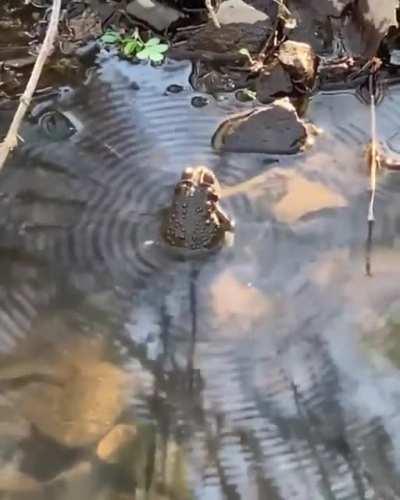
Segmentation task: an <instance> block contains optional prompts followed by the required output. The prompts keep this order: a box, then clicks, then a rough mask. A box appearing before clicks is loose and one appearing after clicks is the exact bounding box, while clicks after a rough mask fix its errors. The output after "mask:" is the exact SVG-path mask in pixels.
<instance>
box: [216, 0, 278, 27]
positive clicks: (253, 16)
mask: <svg viewBox="0 0 400 500" xmlns="http://www.w3.org/2000/svg"><path fill="white" fill-rule="evenodd" d="M217 18H218V21H219V22H220V23H221V24H222V25H224V24H232V23H249V24H253V23H256V22H257V21H266V20H268V16H267V14H265V13H264V12H261V11H260V10H257V9H255V8H254V7H253V6H251V5H249V4H247V3H245V2H243V1H242V0H226V1H225V2H223V3H222V5H221V6H220V8H219V9H218V12H217Z"/></svg>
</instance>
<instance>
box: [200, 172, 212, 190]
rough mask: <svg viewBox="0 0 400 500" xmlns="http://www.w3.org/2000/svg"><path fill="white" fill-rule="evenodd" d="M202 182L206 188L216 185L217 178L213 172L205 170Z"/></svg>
mask: <svg viewBox="0 0 400 500" xmlns="http://www.w3.org/2000/svg"><path fill="white" fill-rule="evenodd" d="M200 182H201V183H202V184H205V185H206V186H213V185H214V184H215V177H214V175H213V174H212V173H211V172H208V171H205V170H203V172H202V175H201V179H200Z"/></svg>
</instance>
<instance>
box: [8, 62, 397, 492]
mask: <svg viewBox="0 0 400 500" xmlns="http://www.w3.org/2000/svg"><path fill="white" fill-rule="evenodd" d="M190 71H191V67H190V65H189V64H188V63H182V62H181V63H172V62H168V63H166V64H165V65H164V66H163V67H162V68H158V69H157V68H151V67H149V66H143V65H130V64H128V63H124V62H121V61H116V60H115V59H112V58H110V57H108V56H106V55H104V56H100V58H99V64H98V68H97V69H96V70H95V71H94V72H93V74H92V75H91V77H90V78H89V80H88V81H87V82H86V84H85V85H83V86H82V87H81V88H78V89H75V90H74V91H73V92H66V91H63V92H61V93H60V94H59V97H58V98H54V99H52V100H51V101H49V102H47V103H46V102H44V103H41V105H40V108H37V109H36V110H35V111H34V113H33V117H31V119H30V120H27V121H26V123H25V124H24V127H23V129H22V131H21V135H22V137H23V138H24V143H23V145H21V148H20V150H19V151H18V152H17V153H16V154H15V155H14V157H13V159H12V160H11V161H10V163H9V165H8V168H6V170H5V171H4V172H3V173H2V174H1V198H0V203H1V233H0V255H1V258H0V265H1V275H2V280H1V289H0V290H1V295H0V297H1V298H0V300H1V309H0V355H1V363H0V405H1V412H0V418H1V422H0V443H1V445H0V460H1V468H0V469H1V472H0V498H4V499H11V498H12V499H18V500H19V499H25V498H30V499H31V498H34V499H36V498H37V499H46V500H47V499H56V500H61V499H62V500H64V499H78V498H82V499H83V498H85V499H86V498H93V499H128V498H129V499H134V498H140V499H142V498H143V499H145V498H146V499H154V500H155V499H167V498H169V499H182V500H189V499H201V500H203V499H204V500H214V499H215V500H220V499H229V500H231V499H232V500H237V499H242V498H243V499H244V498H246V499H260V500H261V499H266V498H268V499H283V500H286V499H293V498H297V499H301V500H303V499H304V500H310V499H335V500H336V499H367V498H369V499H370V498H374V499H381V498H384V499H394V498H398V497H399V496H400V484H399V480H398V468H399V466H400V441H399V437H400V434H399V430H398V424H399V422H398V418H399V417H398V414H399V407H400V383H399V371H398V370H399V360H400V358H399V339H398V335H399V334H400V302H399V278H400V267H399V258H400V251H399V237H400V219H399V216H398V214H399V208H400V199H399V194H400V182H399V178H398V177H397V174H396V173H387V172H386V173H385V172H383V173H382V174H381V175H380V177H379V187H378V195H377V201H376V225H375V232H374V249H373V255H372V270H373V277H366V276H365V252H364V248H365V240H366V236H367V223H366V217H367V210H368V194H367V190H368V179H367V172H366V167H365V160H364V158H363V149H364V146H365V144H366V143H367V142H368V140H369V132H368V126H369V125H368V124H369V111H368V108H367V107H366V106H365V105H364V104H362V103H361V102H360V101H359V100H358V99H357V97H356V96H355V94H353V93H337V94H323V95H322V94H321V95H318V96H315V97H314V98H313V100H312V102H311V103H310V106H309V110H308V113H307V119H308V120H310V121H311V122H312V123H313V124H314V125H316V126H317V127H319V128H320V129H321V131H320V133H319V135H317V136H316V137H315V143H314V145H313V146H312V147H310V148H309V149H307V150H306V151H305V152H303V153H301V154H298V155H291V156H287V157H278V156H267V155H260V154H248V153H246V154H237V153H235V154H230V153H223V154H217V153H215V152H214V151H213V149H212V147H211V138H212V136H213V133H214V132H215V130H216V129H217V128H218V126H219V125H220V123H221V122H222V121H224V120H226V119H227V118H228V117H229V116H230V115H232V114H234V113H237V112H240V111H243V110H246V109H251V107H252V106H254V104H253V103H238V102H237V101H235V99H234V96H232V95H224V96H221V97H220V98H218V99H215V98H213V97H209V96H204V95H200V94H196V93H194V92H193V90H192V89H191V87H190V85H189V83H188V81H189V77H190ZM177 86H179V87H177ZM177 91H178V92H177ZM194 97H203V98H205V99H206V100H207V101H206V102H207V105H206V106H204V107H201V108H198V107H196V106H194V105H193V102H194V103H196V100H195V101H193V98H194ZM197 101H198V99H197ZM399 103H400V88H396V87H391V88H389V89H388V91H387V94H386V96H385V98H384V100H383V102H382V103H381V104H380V105H379V107H378V108H377V120H378V130H379V134H380V140H381V141H382V143H383V146H384V147H385V149H386V150H387V152H388V154H390V155H391V156H392V157H396V155H399V154H400V118H399V117H398V113H397V112H396V108H397V107H398V106H399ZM3 118H4V120H5V119H6V116H5V115H4V116H3ZM198 164H205V165H207V166H209V167H211V168H213V169H214V171H215V173H216V174H217V176H218V178H219V180H220V182H221V184H222V186H223V194H224V196H223V199H222V205H223V207H224V209H225V210H226V211H227V212H228V213H229V214H231V215H232V216H233V217H234V219H235V220H236V227H237V229H236V234H235V241H234V244H233V246H231V247H227V248H224V249H223V250H221V251H220V252H219V253H218V254H216V255H212V256H210V258H208V259H201V260H196V261H188V260H183V259H179V258H177V257H176V256H172V255H170V254H169V253H168V252H167V251H166V248H165V247H164V246H163V244H162V242H161V241H160V238H159V225H160V222H161V214H162V209H163V208H165V206H167V205H168V202H169V200H170V199H171V196H172V193H173V187H174V184H175V183H176V182H177V180H178V179H179V177H180V174H181V171H182V170H183V169H184V168H185V167H187V166H195V165H198Z"/></svg>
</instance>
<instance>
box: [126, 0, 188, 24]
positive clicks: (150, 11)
mask: <svg viewBox="0 0 400 500" xmlns="http://www.w3.org/2000/svg"><path fill="white" fill-rule="evenodd" d="M126 10H127V12H128V13H129V14H131V15H132V16H134V17H136V18H137V19H140V20H141V21H145V22H146V23H147V24H149V25H150V26H152V27H153V28H155V29H156V30H158V31H163V30H165V29H167V28H168V27H169V26H170V25H171V24H172V23H174V22H175V21H177V20H178V19H179V18H180V17H181V15H182V14H181V13H180V12H179V11H178V10H175V9H173V8H172V7H169V6H168V5H163V4H161V3H158V2H156V1H155V0H134V1H133V2H130V3H129V4H128V5H127V7H126Z"/></svg>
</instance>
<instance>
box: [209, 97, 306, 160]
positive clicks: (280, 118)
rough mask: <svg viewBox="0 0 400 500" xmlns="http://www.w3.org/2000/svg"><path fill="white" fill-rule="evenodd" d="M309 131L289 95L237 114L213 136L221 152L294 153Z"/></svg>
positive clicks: (214, 144) (302, 143)
mask: <svg viewBox="0 0 400 500" xmlns="http://www.w3.org/2000/svg"><path fill="white" fill-rule="evenodd" d="M306 139H307V130H306V127H305V125H304V123H303V122H302V121H301V120H300V119H299V117H298V115H297V113H296V110H295V108H294V106H293V105H292V104H291V103H290V102H289V100H288V99H287V98H285V99H279V100H277V101H275V102H274V103H273V104H271V105H269V106H264V107H260V108H256V109H255V110H254V111H250V112H246V113H242V114H239V115H235V116H234V117H233V118H231V119H229V120H227V121H226V122H224V123H222V125H220V127H219V128H218V130H217V131H216V133H215V134H214V137H213V146H214V148H215V149H217V150H220V151H231V152H239V153H269V154H294V153H297V152H298V151H299V150H300V149H301V148H302V146H303V145H304V144H305V142H306Z"/></svg>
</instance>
